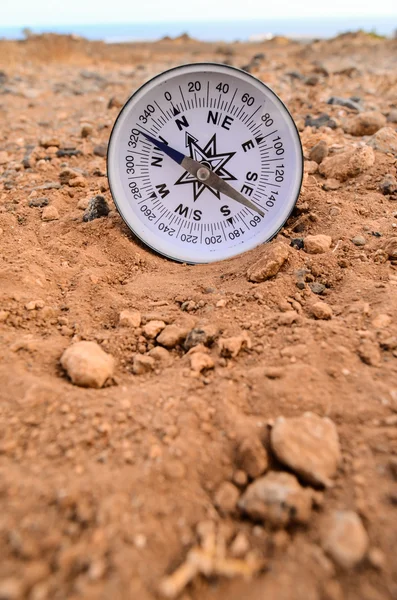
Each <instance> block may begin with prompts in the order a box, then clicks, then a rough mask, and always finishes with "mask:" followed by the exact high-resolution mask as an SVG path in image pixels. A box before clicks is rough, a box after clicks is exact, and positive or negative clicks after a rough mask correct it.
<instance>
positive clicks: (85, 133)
mask: <svg viewBox="0 0 397 600" xmlns="http://www.w3.org/2000/svg"><path fill="white" fill-rule="evenodd" d="M93 131H94V128H93V126H92V125H91V124H90V123H83V124H82V126H81V130H80V135H81V137H82V138H87V137H89V136H90V135H92V132H93Z"/></svg>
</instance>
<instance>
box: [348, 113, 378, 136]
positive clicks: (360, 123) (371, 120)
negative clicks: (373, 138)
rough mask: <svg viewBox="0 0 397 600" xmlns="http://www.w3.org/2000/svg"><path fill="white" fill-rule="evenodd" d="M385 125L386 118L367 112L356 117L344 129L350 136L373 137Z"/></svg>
mask: <svg viewBox="0 0 397 600" xmlns="http://www.w3.org/2000/svg"><path fill="white" fill-rule="evenodd" d="M385 125H386V117H385V116H384V115H382V113H380V112H376V111H368V112H362V113H360V114H359V115H356V116H355V117H354V118H353V119H352V120H351V121H349V123H348V126H347V127H346V131H347V133H350V135H355V136H360V135H373V134H374V133H376V132H377V131H378V130H379V129H381V128H382V127H384V126H385Z"/></svg>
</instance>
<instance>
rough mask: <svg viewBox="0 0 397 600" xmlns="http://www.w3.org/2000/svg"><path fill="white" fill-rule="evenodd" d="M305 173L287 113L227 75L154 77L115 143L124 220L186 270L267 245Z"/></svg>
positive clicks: (116, 186)
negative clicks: (179, 262)
mask: <svg viewBox="0 0 397 600" xmlns="http://www.w3.org/2000/svg"><path fill="white" fill-rule="evenodd" d="M175 151H176V152H175ZM184 157H187V158H188V159H189V161H190V162H189V161H188V162H186V160H184V161H183V162H182V158H184ZM191 164H193V165H196V167H197V166H198V167H202V168H199V169H198V170H197V168H191V167H190V165H191ZM186 165H188V166H186ZM302 173H303V159H302V148H301V144H300V140H299V135H298V132H297V130H296V127H295V124H294V122H293V120H292V117H291V116H290V114H289V113H288V111H287V109H286V108H285V106H284V104H283V103H282V102H281V100H280V99H279V98H278V97H277V96H276V95H275V93H274V92H272V91H271V90H270V89H269V88H268V87H267V86H266V85H264V84H263V83H262V82H260V81H259V80H257V79H256V78H255V77H252V76H251V75H249V74H248V73H245V72H243V71H240V70H238V69H234V68H232V67H228V66H226V65H218V64H211V63H202V64H192V65H185V66H182V67H177V68H175V69H171V70H170V71H165V72H164V73H162V74H161V75H158V76H157V77H154V78H153V79H151V80H150V81H148V82H147V83H146V84H145V85H143V86H142V87H141V88H140V89H139V90H138V91H137V92H136V93H135V94H134V95H133V96H132V97H131V98H130V99H129V100H128V102H127V103H126V104H125V106H124V108H123V109H122V110H121V112H120V115H119V117H118V119H117V121H116V123H115V126H114V128H113V131H112V134H111V137H110V142H109V150H108V177H109V183H110V189H111V192H112V196H113V199H114V201H115V204H116V206H117V208H118V210H119V212H120V213H121V215H122V217H123V219H124V220H125V222H126V223H127V225H128V226H129V227H130V229H131V230H132V231H133V232H134V233H135V234H136V235H137V236H138V237H139V238H140V239H141V240H143V241H144V242H145V243H146V244H147V245H148V246H150V247H151V248H153V249H154V250H156V251H157V252H159V253H161V254H164V255H165V256H167V257H169V258H172V259H174V260H178V261H182V262H189V263H207V262H213V261H217V260H223V259H225V258H229V257H231V256H235V255H236V254H240V253H241V252H245V251H246V250H249V249H251V248H254V247H255V246H257V245H258V244H261V243H263V242H266V241H268V240H269V239H271V238H272V237H273V236H274V235H275V233H277V231H278V230H279V229H280V228H281V227H282V225H283V224H284V222H285V221H286V219H287V218H288V216H289V214H290V213H291V211H292V209H293V207H294V205H295V202H296V200H297V198H298V195H299V190H300V187H301V183H302ZM203 174H204V175H203ZM209 174H211V178H210V179H208V181H207V176H208V175H209ZM212 174H215V175H212ZM215 176H216V177H215ZM236 192H237V193H236ZM233 196H234V197H233ZM244 200H246V203H245V204H244V203H243V202H244Z"/></svg>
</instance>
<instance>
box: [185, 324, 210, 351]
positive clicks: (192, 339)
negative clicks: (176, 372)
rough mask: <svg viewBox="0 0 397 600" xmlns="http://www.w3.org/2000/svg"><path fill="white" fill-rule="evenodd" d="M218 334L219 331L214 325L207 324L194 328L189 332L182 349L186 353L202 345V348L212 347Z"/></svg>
mask: <svg viewBox="0 0 397 600" xmlns="http://www.w3.org/2000/svg"><path fill="white" fill-rule="evenodd" d="M218 334H219V329H218V327H217V326H216V325H213V324H208V325H201V326H200V327H195V328H194V329H192V330H191V331H189V333H188V335H187V337H186V340H185V343H184V344H183V347H184V349H185V350H186V351H188V350H190V349H191V348H194V346H198V345H199V344H203V345H204V346H212V344H213V343H214V341H215V340H216V338H217V336H218Z"/></svg>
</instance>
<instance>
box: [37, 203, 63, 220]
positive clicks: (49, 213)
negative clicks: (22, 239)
mask: <svg viewBox="0 0 397 600" xmlns="http://www.w3.org/2000/svg"><path fill="white" fill-rule="evenodd" d="M57 219H59V212H58V210H57V209H56V208H55V206H46V207H45V208H44V209H43V212H42V213H41V220H42V221H56V220H57Z"/></svg>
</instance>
